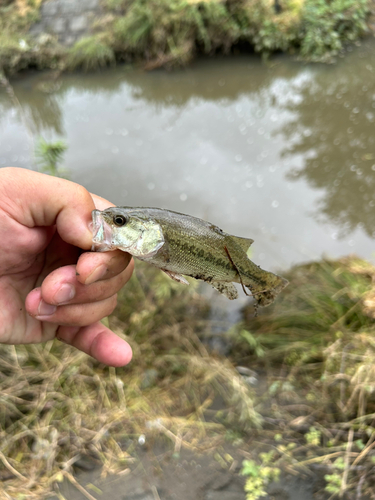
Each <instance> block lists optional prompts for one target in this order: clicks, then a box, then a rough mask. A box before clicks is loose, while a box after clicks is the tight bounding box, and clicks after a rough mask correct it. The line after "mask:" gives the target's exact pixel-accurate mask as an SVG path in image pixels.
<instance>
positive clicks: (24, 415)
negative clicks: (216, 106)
mask: <svg viewBox="0 0 375 500" xmlns="http://www.w3.org/2000/svg"><path fill="white" fill-rule="evenodd" d="M153 273H154V274H155V276H154V278H153V277H151V275H152V274H153ZM167 280H168V278H164V277H163V276H161V273H160V272H158V271H156V270H155V272H154V270H153V269H145V270H144V271H143V270H142V269H141V270H140V271H139V272H138V274H137V276H136V277H135V278H134V280H133V281H132V283H131V284H130V285H129V287H127V289H125V291H124V294H125V295H124V296H123V298H122V301H121V304H122V306H121V305H120V307H119V309H118V311H117V313H116V316H114V317H113V318H110V323H111V327H112V328H113V329H115V331H116V332H117V333H118V335H120V336H121V337H124V338H126V339H127V340H128V341H129V342H130V343H131V344H132V347H133V351H134V359H133V361H132V364H131V365H130V366H129V367H125V368H123V369H114V368H107V367H104V366H103V365H100V364H98V363H97V362H95V361H94V360H92V359H91V358H89V357H88V356H86V355H85V354H83V353H81V352H78V351H76V350H74V349H72V348H70V347H68V346H66V345H63V344H61V343H59V342H57V341H55V342H48V343H46V344H45V345H35V346H18V347H13V346H0V400H1V403H0V404H1V412H0V477H1V478H2V479H3V481H2V482H1V483H0V498H4V499H5V498H16V497H17V495H18V496H19V495H21V494H25V495H26V497H27V498H28V499H29V498H30V499H32V498H35V499H36V498H42V497H44V495H46V494H47V492H48V491H50V490H51V488H53V487H54V488H55V489H58V484H59V481H61V480H62V479H63V478H64V477H66V478H67V479H68V480H71V481H73V482H74V478H73V476H72V473H73V470H74V463H75V462H76V461H77V460H79V459H80V458H81V457H82V456H84V457H91V458H92V459H94V460H97V461H98V462H100V463H101V464H102V465H103V474H106V473H108V472H119V471H120V470H124V469H126V468H127V467H128V466H129V464H131V463H132V462H133V461H134V456H135V455H136V449H137V446H138V445H137V443H138V438H139V436H140V435H144V436H145V439H146V440H153V439H157V438H163V439H164V440H166V441H167V442H168V443H169V447H170V448H171V449H173V450H174V451H175V452H178V451H179V450H180V448H181V447H188V448H191V449H193V450H197V451H203V450H209V449H213V448H215V447H216V446H218V444H219V442H221V441H222V440H223V437H224V434H225V432H226V428H225V425H224V424H225V422H230V423H231V424H232V425H233V424H235V425H237V426H240V427H242V428H246V427H249V426H257V425H258V424H259V420H260V419H259V416H258V415H257V413H256V412H255V411H254V408H253V397H252V394H251V391H250V390H249V387H248V386H247V384H246V383H245V382H244V381H243V379H242V378H241V377H240V376H239V375H238V374H237V372H236V371H235V370H234V368H233V367H232V365H231V364H230V363H229V362H228V361H219V360H218V359H216V358H214V357H211V356H210V355H209V354H208V353H207V351H206V349H205V347H204V346H203V345H202V344H201V343H200V341H199V339H198V337H197V335H196V333H195V330H196V328H195V324H194V320H189V321H187V320H186V317H187V311H186V309H187V308H189V311H190V313H191V312H192V311H193V310H195V315H196V316H197V317H198V316H199V318H200V325H201V326H200V327H199V328H202V325H203V324H204V323H205V321H204V316H205V308H202V299H201V298H198V296H197V294H196V293H195V292H194V290H192V291H189V290H188V289H185V288H183V287H179V290H178V292H176V291H175V290H174V288H176V287H175V285H174V283H173V282H172V281H171V282H170V284H169V282H168V281H167ZM142 281H146V282H147V285H146V286H145V287H144V288H140V285H139V283H140V282H142ZM153 289H154V290H155V292H153V291H152V290H153ZM139 294H143V300H142V302H139V300H138V295H139ZM124 310H126V312H124ZM172 311H176V312H174V313H173V312H172ZM119 318H121V319H119ZM125 332H127V333H128V334H129V336H126V334H125ZM135 339H136V340H135ZM217 395H220V396H221V397H222V398H223V400H224V401H225V405H224V407H223V412H222V416H223V417H224V418H223V420H222V421H221V422H218V421H212V420H211V421H207V420H206V412H207V409H209V408H210V406H211V404H212V401H213V400H214V398H215V397H216V396H217ZM26 497H25V498H26Z"/></svg>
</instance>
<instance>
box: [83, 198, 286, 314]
mask: <svg viewBox="0 0 375 500" xmlns="http://www.w3.org/2000/svg"><path fill="white" fill-rule="evenodd" d="M91 229H92V233H93V239H92V241H93V245H92V250H93V251H99V252H107V251H111V250H115V249H119V250H122V251H124V252H128V253H129V254H131V255H132V256H133V257H136V258H137V259H139V260H141V261H144V262H148V263H150V264H152V265H154V266H156V267H158V268H159V269H161V270H162V271H164V273H166V274H167V275H168V276H169V277H170V278H172V279H173V280H175V281H178V282H179V283H184V284H187V285H188V284H189V282H188V281H187V279H186V278H185V277H184V276H190V277H192V278H195V279H197V280H203V281H205V282H206V283H209V284H210V285H212V286H213V287H214V288H215V289H216V290H218V291H219V292H220V293H222V294H223V295H225V296H226V297H227V298H228V299H230V300H234V299H237V298H238V291H237V288H236V287H235V285H234V284H233V283H239V284H240V285H241V286H242V289H243V291H244V293H245V294H246V295H252V296H253V298H254V299H255V301H256V304H257V305H260V306H263V307H265V306H268V305H270V304H271V303H272V302H273V301H274V300H275V298H276V296H277V295H278V294H279V293H280V292H281V291H282V290H283V289H284V288H285V287H286V286H287V284H288V281H287V280H286V279H285V278H282V277H281V276H278V275H277V274H274V273H272V272H269V271H264V270H263V269H261V268H260V267H259V266H257V265H256V264H254V262H252V261H251V260H250V259H249V257H248V255H247V251H248V249H249V247H250V246H251V245H252V243H253V242H254V240H252V239H250V238H242V237H240V236H233V235H230V234H228V233H226V232H224V231H223V230H222V229H220V228H219V227H218V226H216V225H214V224H211V223H210V222H207V221H205V220H203V219H199V218H197V217H192V216H191V215H186V214H182V213H178V212H173V211H172V210H165V209H161V208H145V207H111V208H107V209H106V210H103V211H101V210H93V212H92V224H91ZM249 292H250V293H249Z"/></svg>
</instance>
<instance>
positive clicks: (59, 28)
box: [47, 17, 66, 35]
mask: <svg viewBox="0 0 375 500" xmlns="http://www.w3.org/2000/svg"><path fill="white" fill-rule="evenodd" d="M47 28H48V30H49V31H52V33H56V34H58V35H59V34H60V33H64V32H65V31H66V20H65V19H63V18H62V17H58V18H57V19H51V21H50V22H49V23H48V25H47Z"/></svg>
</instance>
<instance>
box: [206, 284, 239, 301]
mask: <svg viewBox="0 0 375 500" xmlns="http://www.w3.org/2000/svg"><path fill="white" fill-rule="evenodd" d="M210 285H212V286H213V287H214V288H216V290H217V291H219V292H220V293H222V294H223V295H225V296H226V297H227V298H228V299H229V300H234V299H237V298H238V292H237V288H236V287H235V286H234V285H233V283H228V282H226V281H210Z"/></svg>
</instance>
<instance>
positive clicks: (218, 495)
mask: <svg viewBox="0 0 375 500" xmlns="http://www.w3.org/2000/svg"><path fill="white" fill-rule="evenodd" d="M204 500H246V494H245V492H241V493H240V492H237V491H213V490H209V491H207V492H206V494H205V496H204Z"/></svg>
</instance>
